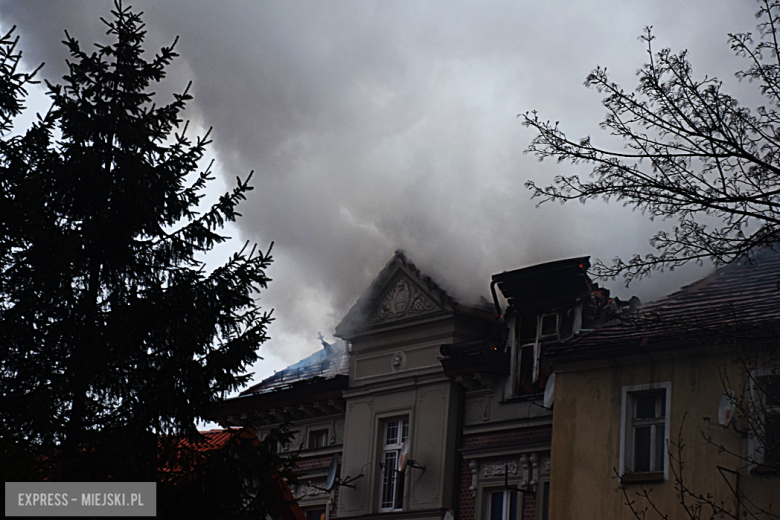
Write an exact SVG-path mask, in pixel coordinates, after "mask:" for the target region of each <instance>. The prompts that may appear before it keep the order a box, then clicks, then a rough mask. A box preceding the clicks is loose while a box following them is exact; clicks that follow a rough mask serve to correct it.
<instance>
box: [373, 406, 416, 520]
mask: <svg viewBox="0 0 780 520" xmlns="http://www.w3.org/2000/svg"><path fill="white" fill-rule="evenodd" d="M391 427H396V428H398V429H397V433H396V435H395V437H394V438H393V439H392V441H394V442H388V440H389V439H388V430H389V429H390V428H391ZM380 430H381V434H382V438H381V446H382V451H381V454H380V459H379V462H380V463H381V464H382V465H383V466H380V467H381V468H382V471H381V472H380V477H379V512H380V513H383V512H389V511H403V509H404V499H405V497H406V493H405V489H404V488H405V487H406V479H405V478H401V479H400V481H401V482H400V487H399V486H398V484H399V477H401V475H400V473H399V472H398V471H397V470H398V462H399V459H400V456H401V450H402V448H403V446H404V443H408V442H409V416H401V417H390V418H387V419H384V420H383V421H382V427H381V428H380ZM389 460H392V461H393V462H392V465H388V461H389ZM388 488H389V489H388ZM388 493H389V494H390V495H391V496H392V497H393V499H392V500H393V503H392V505H387V504H388V503H387V501H385V497H386V496H387V495H388ZM399 502H400V507H398V506H399V504H398V503H399Z"/></svg>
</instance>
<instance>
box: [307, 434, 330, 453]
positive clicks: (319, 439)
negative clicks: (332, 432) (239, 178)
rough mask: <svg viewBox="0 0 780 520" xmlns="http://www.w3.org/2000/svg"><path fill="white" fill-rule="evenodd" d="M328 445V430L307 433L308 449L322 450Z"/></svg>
mask: <svg viewBox="0 0 780 520" xmlns="http://www.w3.org/2000/svg"><path fill="white" fill-rule="evenodd" d="M327 445H328V430H312V431H310V432H309V449H312V448H322V447H323V446H327Z"/></svg>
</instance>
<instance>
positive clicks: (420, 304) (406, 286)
mask: <svg viewBox="0 0 780 520" xmlns="http://www.w3.org/2000/svg"><path fill="white" fill-rule="evenodd" d="M435 310H436V305H435V304H434V303H433V301H432V300H431V299H430V298H428V296H426V295H425V294H423V292H422V291H421V290H420V289H418V288H417V286H416V285H415V284H413V283H412V282H410V281H409V280H405V279H403V278H402V279H400V280H398V282H396V284H395V285H394V286H393V288H392V289H390V291H388V293H387V294H386V295H385V297H384V298H383V299H382V303H381V304H380V305H379V308H378V309H377V310H376V311H375V312H374V315H373V316H372V317H371V324H372V325H376V324H378V323H384V322H386V321H390V320H396V319H400V318H406V317H411V316H416V315H420V314H427V313H429V312H433V311H435Z"/></svg>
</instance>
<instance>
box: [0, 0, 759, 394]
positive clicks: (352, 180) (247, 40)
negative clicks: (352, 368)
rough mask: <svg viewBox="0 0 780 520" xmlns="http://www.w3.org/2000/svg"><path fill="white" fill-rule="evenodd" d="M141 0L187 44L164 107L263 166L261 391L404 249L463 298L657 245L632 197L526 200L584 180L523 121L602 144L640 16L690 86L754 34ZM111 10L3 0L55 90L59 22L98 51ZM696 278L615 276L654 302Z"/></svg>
mask: <svg viewBox="0 0 780 520" xmlns="http://www.w3.org/2000/svg"><path fill="white" fill-rule="evenodd" d="M135 4H136V5H137V7H139V8H141V9H143V10H144V11H145V12H146V16H145V20H146V23H147V26H148V31H149V35H148V39H147V49H149V50H150V51H151V50H155V49H157V48H159V47H160V46H161V45H166V44H169V43H170V42H171V41H173V39H174V37H175V36H176V35H179V36H180V42H179V45H178V51H179V52H180V53H181V57H180V58H179V59H178V60H177V61H176V63H175V65H174V66H173V67H172V68H171V70H170V76H169V80H167V81H166V82H165V84H164V85H162V86H160V88H158V89H157V91H158V94H159V97H160V101H161V102H162V101H165V100H168V99H170V93H171V92H172V91H174V90H182V89H183V88H184V86H185V85H186V84H187V82H188V81H190V80H192V81H193V89H192V91H193V93H194V95H195V100H194V102H193V103H192V104H191V106H190V110H189V111H188V116H189V117H190V118H191V119H193V121H194V122H195V123H197V124H198V125H199V126H200V127H201V128H208V127H209V126H213V127H214V132H213V138H214V145H213V152H214V154H215V156H216V159H217V161H218V163H217V164H218V173H219V174H220V175H221V176H222V177H223V178H224V179H226V183H227V184H225V185H224V187H223V189H225V188H227V187H229V186H230V183H232V182H234V181H233V179H235V177H236V176H237V175H240V176H242V177H243V176H245V175H246V174H247V173H248V172H249V170H255V172H256V173H255V177H254V185H255V187H256V190H255V191H254V192H253V194H252V196H251V198H250V200H249V201H248V202H247V203H246V204H244V206H242V208H241V211H242V213H243V215H244V217H243V219H241V221H240V222H239V223H238V225H237V228H234V230H233V233H234V235H236V237H237V241H236V242H237V244H240V243H241V242H243V240H251V241H255V242H259V243H260V246H261V247H267V245H268V244H269V243H270V242H271V241H272V240H273V241H275V243H276V246H275V249H274V251H275V257H276V259H277V261H276V263H275V264H274V266H273V269H272V271H271V275H272V277H273V278H274V281H273V282H272V283H271V285H270V288H269V290H268V291H267V292H265V293H264V294H263V295H262V299H261V305H263V306H264V307H266V308H270V307H274V308H275V309H276V310H275V315H276V316H277V321H276V322H275V323H274V324H273V326H272V328H271V331H270V332H271V336H272V337H273V339H272V341H270V342H268V343H267V344H266V345H265V346H264V347H263V350H262V354H263V355H264V356H266V357H267V358H268V359H269V362H266V363H260V364H259V365H258V366H257V367H256V370H257V372H258V378H256V379H259V378H261V377H262V376H265V375H267V374H269V373H270V372H271V371H272V370H273V369H274V368H280V367H281V366H284V365H286V364H290V363H292V362H295V361H296V360H298V359H301V358H303V357H305V356H306V355H308V354H310V353H312V352H313V351H315V350H317V349H319V348H320V343H319V341H317V336H316V334H317V331H322V332H323V334H325V336H326V338H329V337H331V334H332V332H333V329H334V327H335V325H336V324H337V323H338V321H339V319H340V318H341V317H342V316H343V315H344V314H345V313H346V311H347V310H348V309H349V307H350V306H351V305H352V304H353V303H354V302H355V300H356V299H357V298H358V297H359V296H360V294H361V291H363V290H364V289H365V288H366V287H367V286H368V284H369V282H370V281H371V279H372V278H373V276H375V275H376V273H377V272H378V271H379V269H381V268H382V266H384V264H385V262H387V260H388V259H389V258H390V257H391V255H392V254H393V251H394V250H396V249H403V250H404V251H405V252H406V254H407V256H408V257H409V258H410V260H412V261H413V262H414V263H415V264H416V265H417V266H418V267H419V268H420V269H421V270H423V271H424V272H426V273H427V274H429V275H430V276H431V277H433V278H434V279H435V280H436V281H437V282H439V284H440V285H441V286H442V287H444V288H445V289H446V290H448V291H450V292H451V294H452V295H453V296H455V297H456V298H459V299H461V300H464V301H469V300H474V299H475V298H476V297H477V296H479V295H483V294H484V295H487V294H488V285H489V282H490V275H491V274H493V273H497V272H501V271H504V270H510V269H515V268H518V267H523V266H527V265H531V264H534V263H538V262H544V261H548V260H554V259H560V258H564V257H569V256H577V255H591V256H592V257H593V258H601V259H604V260H609V259H611V258H613V257H615V256H618V255H621V256H628V255H630V254H631V253H635V252H646V251H647V250H648V245H647V240H648V238H649V237H650V235H651V234H652V232H653V231H655V230H656V229H657V228H658V227H659V226H661V225H663V224H662V223H649V222H647V220H646V219H645V218H644V217H643V216H642V215H640V214H635V213H632V212H631V211H630V210H628V209H625V208H621V207H620V206H619V205H618V204H614V203H613V204H610V205H605V204H601V203H598V202H593V203H590V204H588V205H586V206H581V205H578V204H574V205H567V206H563V207H561V206H557V205H555V206H544V207H542V208H541V209H536V208H535V207H534V202H533V201H531V200H530V199H529V193H528V192H527V190H525V189H524V188H523V183H524V182H525V181H526V180H527V179H529V178H534V179H537V180H538V179H543V178H545V177H546V178H551V176H552V175H553V174H554V173H556V172H560V173H565V174H571V173H574V171H575V170H573V169H572V168H571V167H569V166H566V165H556V164H554V163H548V162H545V163H538V162H537V161H536V160H535V159H534V158H533V157H531V156H525V155H523V153H522V152H523V150H524V148H525V147H526V146H527V144H528V142H529V141H530V139H531V138H532V137H533V134H532V133H531V132H530V131H529V130H528V129H525V128H523V127H522V126H521V125H520V123H519V121H518V120H517V118H516V115H517V114H518V113H521V112H525V111H527V110H532V109H537V110H539V112H540V113H541V115H542V117H544V118H549V119H552V120H560V121H561V124H562V127H563V128H564V129H565V130H567V132H569V133H570V134H571V135H572V136H574V137H580V136H584V135H588V134H590V135H592V136H593V138H594V140H595V141H596V142H599V140H601V141H602V142H604V141H607V140H608V137H607V136H603V137H602V136H601V135H600V131H599V129H598V123H599V122H600V121H601V119H602V118H603V115H604V114H603V111H602V110H601V108H600V105H599V99H600V98H599V95H598V94H597V93H596V92H593V91H589V90H587V89H585V88H584V87H582V82H583V80H584V78H585V76H586V75H587V73H588V72H589V71H590V70H591V69H592V68H594V67H595V66H596V65H602V66H604V65H606V66H608V67H609V70H610V71H612V73H613V77H614V79H615V80H617V81H619V82H621V83H622V84H623V85H624V87H626V88H628V89H631V88H633V87H634V85H635V76H634V73H635V71H636V70H637V69H638V68H639V67H640V66H641V64H642V63H643V62H644V60H645V59H646V53H645V49H644V47H643V45H642V43H641V42H639V41H638V40H637V37H638V36H639V35H640V34H641V32H642V28H643V27H644V26H646V25H653V26H655V30H656V33H657V35H658V40H656V42H655V43H656V44H657V47H658V48H660V47H662V46H668V47H671V48H673V49H676V50H678V49H683V48H688V49H690V56H691V59H692V61H693V63H694V66H695V67H696V70H695V72H696V73H697V74H701V75H703V74H704V73H707V74H710V75H713V74H714V75H717V76H719V77H721V78H722V79H724V80H726V82H727V84H728V85H729V86H730V87H731V86H733V85H736V82H735V81H733V72H734V71H735V70H736V69H737V68H738V67H740V66H742V64H741V63H740V60H739V59H737V58H734V57H732V55H731V52H730V50H729V48H728V46H727V45H726V34H727V32H729V31H732V32H733V31H750V30H754V25H755V20H754V18H753V14H754V11H755V10H756V5H754V4H753V3H751V2H731V1H727V0H717V1H713V0H699V1H690V2H678V1H673V0H663V1H657V2H626V1H624V0H607V1H603V0H599V1H595V0H566V1H561V2H517V1H508V0H507V1H504V2H502V1H497V2H476V3H475V2H451V1H446V2H445V1H429V2H318V1H311V2H296V1H285V2H281V1H279V2H256V1H252V2H243V3H241V2H229V3H221V2H213V1H208V2H207V1H188V2H184V1H178V2H164V3H163V2H154V3H152V2H136V3H135ZM100 16H103V17H108V16H109V13H108V3H107V2H79V3H77V2H51V1H48V0H24V1H11V2H4V3H0V21H1V22H2V24H3V26H4V27H6V28H10V26H11V25H14V24H16V25H18V27H19V28H18V32H19V34H20V35H21V37H22V42H21V46H22V48H23V49H24V50H25V57H26V63H27V64H28V65H29V66H30V67H32V66H33V65H35V64H38V63H40V62H42V61H45V62H46V67H45V68H44V70H43V76H44V77H46V78H49V79H50V80H53V81H56V80H57V79H58V78H59V77H60V76H61V75H62V74H63V72H64V70H65V69H64V59H65V58H66V57H67V56H66V50H65V47H64V46H63V45H62V44H61V43H60V41H61V40H62V39H63V30H64V29H67V30H68V31H69V32H70V34H72V35H74V36H76V37H77V38H78V39H79V40H80V41H81V42H82V45H84V46H85V47H90V46H91V43H92V42H95V41H105V30H104V28H103V27H102V25H101V23H100V22H99V17H100ZM734 88H746V86H743V85H737V86H736V87H734ZM748 88H749V87H748ZM617 146H620V143H617ZM580 171H582V170H580ZM234 247H237V245H236V244H234ZM703 274H704V271H703V270H699V269H696V268H694V269H689V270H684V272H683V273H682V274H679V273H674V275H667V274H664V275H657V276H655V277H654V278H653V279H652V280H650V281H649V282H646V283H643V284H639V285H636V286H632V288H631V289H630V291H625V290H621V284H620V282H619V281H617V282H614V283H612V284H607V285H609V286H610V287H611V288H613V290H614V289H617V291H613V292H617V293H618V294H620V295H621V296H626V295H628V294H633V293H636V294H639V296H640V297H641V298H642V299H643V300H647V299H649V298H652V297H656V296H659V295H661V294H664V293H666V292H668V291H670V290H672V289H674V288H676V287H678V286H679V285H681V284H682V283H685V282H687V281H689V280H690V278H692V277H697V276H702V275H703Z"/></svg>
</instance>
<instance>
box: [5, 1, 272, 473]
mask: <svg viewBox="0 0 780 520" xmlns="http://www.w3.org/2000/svg"><path fill="white" fill-rule="evenodd" d="M112 14H113V18H112V19H111V20H110V21H105V20H104V22H105V23H106V25H107V27H108V34H109V35H111V38H112V40H113V43H111V44H110V45H105V46H101V45H97V50H95V51H94V52H92V53H89V52H87V51H85V50H83V49H82V48H81V46H80V45H79V43H78V42H77V40H76V39H75V38H73V37H71V36H70V35H69V34H67V32H66V40H65V42H64V43H65V45H66V46H67V48H68V50H69V52H70V56H71V60H70V61H68V68H69V72H68V74H67V75H66V76H64V78H63V84H61V85H59V84H56V85H55V84H51V83H48V82H47V86H48V95H49V96H50V98H51V100H52V107H51V109H50V110H49V112H48V113H47V114H46V115H45V116H41V117H39V120H38V121H37V122H36V123H35V124H34V125H33V126H32V127H31V128H30V129H28V130H26V131H25V132H23V133H21V134H17V135H13V134H11V129H12V122H13V118H14V117H15V116H16V115H18V114H19V112H20V110H21V108H22V104H23V100H24V95H25V94H26V92H25V90H24V88H25V85H26V84H27V83H28V82H30V81H31V75H30V74H22V73H19V72H18V71H17V66H18V65H19V61H20V53H18V52H17V51H16V48H15V45H16V43H15V41H14V40H12V37H11V34H10V33H9V34H8V35H6V36H5V37H4V38H3V39H2V40H0V131H2V138H1V139H0V186H1V187H2V193H1V194H0V229H1V230H2V231H0V236H2V239H1V240H2V241H1V242H0V262H2V263H1V264H0V295H1V296H2V300H0V438H2V442H1V443H0V449H2V451H1V452H0V456H2V458H3V462H4V464H3V463H0V467H2V468H3V471H4V472H5V473H6V475H5V480H20V479H24V478H30V479H37V478H41V477H46V478H48V479H60V480H105V479H115V480H128V479H130V480H154V479H155V477H156V474H155V472H156V471H157V469H158V467H159V464H158V462H157V460H156V457H157V451H158V442H159V441H158V439H160V438H161V436H162V437H165V436H166V435H168V436H170V435H193V434H194V432H195V431H196V422H197V421H198V420H199V419H200V418H202V417H204V416H205V415H207V414H208V412H209V411H210V409H211V408H212V407H213V406H214V404H215V403H216V402H218V401H219V399H220V398H221V397H222V396H223V395H224V393H225V392H230V391H233V390H235V389H237V388H240V387H241V386H242V385H244V384H245V383H246V382H247V381H248V379H249V377H250V376H249V375H248V374H246V373H245V370H246V368H247V366H248V365H250V364H251V363H253V362H254V361H256V360H257V359H259V358H258V355H257V349H258V347H259V345H260V344H261V343H262V342H263V341H265V340H266V328H267V325H268V324H269V322H270V320H271V316H270V313H266V312H261V311H260V310H259V309H258V307H257V306H256V302H255V300H254V294H255V293H256V292H257V291H259V290H260V289H262V288H265V287H266V284H267V282H268V281H269V278H268V277H267V276H266V273H265V270H266V269H267V267H268V266H269V264H270V262H271V256H270V248H269V250H268V251H267V252H263V251H260V250H258V249H257V248H256V247H249V246H245V247H244V249H242V250H241V251H239V252H237V253H235V254H234V255H233V256H232V258H230V259H229V261H228V262H227V263H226V264H225V265H223V266H221V267H218V268H216V269H214V270H213V271H211V272H208V271H207V270H205V269H204V265H203V262H202V261H201V260H200V258H201V257H200V256H199V255H201V254H202V253H204V252H208V251H209V250H211V249H212V248H213V247H214V245H216V244H218V243H220V242H223V241H224V240H225V239H226V237H224V236H222V235H221V234H220V230H221V228H222V227H223V225H224V224H225V222H226V221H233V220H235V219H236V217H238V216H239V214H238V213H237V211H236V209H237V208H236V206H237V204H238V203H239V202H240V201H241V200H243V199H244V198H245V194H246V193H247V192H248V191H249V190H251V189H252V188H251V187H250V186H249V184H248V182H249V178H247V179H246V180H241V179H239V180H238V185H237V186H236V188H235V189H233V190H232V191H231V192H229V193H226V194H225V195H223V196H222V197H220V198H219V201H218V202H217V203H216V204H214V205H213V206H212V207H211V208H210V209H208V210H207V211H205V212H203V213H202V214H201V213H199V212H198V203H199V201H200V199H201V198H202V196H203V190H204V188H205V187H206V185H207V183H208V181H209V180H211V179H212V176H211V173H210V171H209V168H206V169H205V170H199V161H200V159H201V158H202V157H203V154H204V151H205V147H206V145H207V144H209V141H208V134H207V135H206V136H203V137H197V138H195V139H194V141H191V140H190V138H189V137H188V135H187V125H186V124H184V123H182V120H181V119H180V118H181V113H182V111H183V109H184V108H185V104H186V102H187V101H189V100H190V99H191V95H190V94H189V93H188V89H189V87H187V89H185V90H184V92H183V93H182V94H176V95H174V96H173V97H174V99H173V101H172V102H171V103H168V104H163V105H159V106H158V105H156V104H154V103H153V100H152V99H153V98H152V96H153V93H152V92H151V91H150V87H151V86H152V85H153V84H154V83H157V82H160V81H161V80H163V79H164V78H165V70H166V67H167V66H168V65H169V64H170V63H171V60H173V59H174V58H175V57H176V53H175V52H174V46H175V42H174V44H173V45H171V46H170V47H165V48H163V49H161V50H160V52H159V53H158V54H156V55H155V56H154V57H153V58H152V59H150V60H149V61H147V60H146V59H145V57H144V53H143V49H142V43H143V40H144V35H145V30H144V25H143V23H142V21H141V18H140V14H138V13H134V12H132V11H131V10H130V8H125V7H123V6H122V5H121V3H116V4H115V9H114V10H113V11H112ZM250 177H251V174H250ZM278 462H279V461H278V460H277V463H278ZM277 469H278V468H277ZM268 471H270V469H268Z"/></svg>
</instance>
